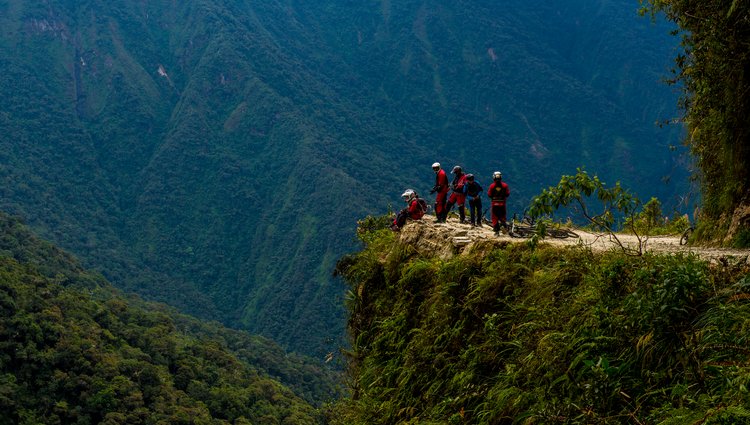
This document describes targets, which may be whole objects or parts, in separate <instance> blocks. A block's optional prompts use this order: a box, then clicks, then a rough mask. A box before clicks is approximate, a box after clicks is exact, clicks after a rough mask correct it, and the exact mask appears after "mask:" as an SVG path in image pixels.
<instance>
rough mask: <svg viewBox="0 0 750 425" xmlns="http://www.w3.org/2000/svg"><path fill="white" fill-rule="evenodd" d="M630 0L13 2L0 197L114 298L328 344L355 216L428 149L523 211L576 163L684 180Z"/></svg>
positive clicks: (659, 190)
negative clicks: (503, 182)
mask: <svg viewBox="0 0 750 425" xmlns="http://www.w3.org/2000/svg"><path fill="white" fill-rule="evenodd" d="M635 7H636V5H635V4H632V5H631V4H630V2H628V1H616V2H615V1H613V2H605V3H602V4H601V6H600V7H598V8H592V6H590V5H588V2H584V1H574V2H568V3H566V5H565V6H552V5H542V6H539V5H531V4H527V3H526V2H520V1H514V2H510V3H508V4H504V5H502V6H498V5H496V4H494V3H492V2H483V1H480V2H438V3H436V4H432V3H428V2H424V1H417V0H409V1H404V2H390V1H382V2H379V3H357V2H346V1H340V0H337V1H322V2H315V3H314V4H310V3H309V2H297V1H270V2H263V3H262V4H260V3H255V2H244V1H235V2H218V1H213V0H195V1H190V2H179V3H174V2H167V1H156V2H148V3H142V2H141V3H133V2H102V1H89V2H84V3H82V2H73V1H70V0H57V1H50V2H47V3H45V4H29V3H28V2H21V1H18V0H3V1H0V24H1V25H0V69H2V70H3V72H2V73H0V74H1V75H0V111H1V112H0V134H2V136H0V148H1V149H0V178H1V179H2V181H3V185H2V186H0V191H2V197H0V209H3V210H6V211H9V212H12V213H14V214H19V215H21V216H23V217H26V219H27V221H28V222H29V223H30V224H31V225H32V226H33V227H34V228H35V229H36V230H38V231H39V232H41V234H43V235H44V236H46V237H49V238H50V239H52V240H54V241H55V242H56V243H59V244H60V245H61V246H63V247H65V248H67V249H70V250H72V251H73V252H75V253H76V254H77V255H79V256H80V257H81V258H82V259H83V260H84V261H85V264H86V265H87V266H89V267H94V268H95V269H96V270H99V271H101V272H102V273H103V274H105V276H106V277H107V278H108V279H110V280H111V281H112V282H114V283H115V284H116V285H118V286H119V287H121V288H124V289H126V290H128V291H136V292H138V293H139V294H141V295H143V296H145V297H147V298H149V299H154V300H159V301H165V302H169V303H170V304H172V305H174V306H176V307H178V308H180V309H182V310H183V311H186V312H189V313H191V314H195V315H199V316H200V317H203V318H208V319H216V320H220V321H222V322H223V323H226V324H229V325H231V326H234V327H241V328H244V329H249V330H251V331H252V332H257V333H261V334H263V335H266V336H269V337H272V338H274V339H275V340H277V341H279V342H280V343H282V344H283V345H284V346H286V347H291V348H294V349H296V350H300V351H303V352H307V353H315V354H316V355H324V354H326V353H328V352H330V351H333V350H334V349H335V347H336V345H337V344H338V342H339V341H340V340H341V336H342V335H343V327H344V326H343V323H344V311H343V309H342V307H341V296H340V294H341V292H342V287H341V285H340V283H338V282H337V281H335V280H333V279H332V278H331V277H330V273H331V270H332V269H333V265H334V262H335V259H336V258H338V257H339V256H340V255H341V254H342V253H344V252H346V249H348V248H350V247H353V246H354V241H351V239H350V236H349V235H350V230H351V228H353V226H354V223H355V220H356V219H357V218H359V217H362V216H364V215H365V214H367V213H373V212H376V211H378V212H379V211H383V210H384V209H385V208H387V205H388V204H389V203H391V202H394V199H397V198H396V196H397V195H398V193H400V191H402V190H403V188H404V187H405V186H414V187H415V188H416V189H417V190H419V191H421V192H423V193H424V192H426V191H427V190H428V189H429V188H430V187H431V185H432V179H433V176H432V174H431V172H430V171H429V168H428V166H429V164H431V163H432V162H434V161H435V160H439V161H441V162H443V163H444V164H446V166H451V165H452V164H454V163H461V164H463V165H464V166H465V167H466V168H467V169H469V170H470V171H475V172H476V173H477V174H478V175H480V176H487V175H489V173H491V171H493V170H494V169H502V170H503V172H504V173H505V175H506V176H507V179H508V181H509V182H510V183H511V184H512V185H513V187H514V196H513V197H512V207H513V208H515V209H520V208H523V206H525V205H526V203H527V201H528V200H529V199H530V197H531V196H533V195H534V194H535V193H536V192H537V191H538V190H539V188H541V187H544V186H547V185H549V184H550V183H551V182H553V181H554V180H555V179H556V178H557V176H559V175H560V174H563V173H564V172H569V171H570V170H572V169H573V167H576V166H579V165H586V166H588V167H589V168H590V169H593V170H592V171H595V172H598V174H599V175H601V176H602V177H603V178H607V179H618V178H624V177H627V178H628V181H631V182H633V183H632V184H633V185H634V186H635V189H636V190H637V191H638V192H639V193H644V194H646V195H648V194H650V193H653V194H654V195H658V196H660V197H662V198H671V197H672V196H673V195H674V194H675V193H676V192H677V191H680V190H682V189H683V188H684V186H682V185H681V184H678V185H669V186H661V185H656V184H655V182H657V181H659V180H660V179H661V178H662V177H664V176H665V175H667V176H670V177H672V178H673V179H674V180H676V181H678V182H679V181H680V179H681V177H682V176H684V166H683V165H681V164H680V163H679V162H678V158H675V157H674V156H673V155H674V154H673V153H671V152H670V151H669V149H668V146H669V145H670V144H672V143H675V140H676V133H677V130H671V133H670V132H661V133H659V132H658V131H657V129H656V128H655V127H653V125H652V124H653V122H654V121H656V120H657V119H662V118H669V117H671V115H672V112H671V111H672V108H671V105H673V104H674V97H673V96H672V94H671V93H669V91H668V89H667V88H664V87H660V86H659V82H658V81H657V79H658V78H657V76H658V75H660V74H661V73H662V70H663V69H664V68H666V66H667V65H666V63H667V62H668V61H669V57H670V56H669V55H668V54H666V53H665V52H669V51H670V50H671V49H672V48H673V47H672V44H671V43H672V40H669V39H668V38H667V35H666V29H665V28H662V27H649V24H648V22H647V21H644V20H639V19H640V18H638V17H637V16H635ZM661 64H664V65H661ZM482 180H485V182H486V178H483V179H482ZM480 181H481V180H480ZM641 188H648V190H642V189H641Z"/></svg>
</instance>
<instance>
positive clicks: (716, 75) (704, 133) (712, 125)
mask: <svg viewBox="0 0 750 425" xmlns="http://www.w3.org/2000/svg"><path fill="white" fill-rule="evenodd" d="M641 3H642V4H643V5H645V6H644V11H650V12H651V13H652V14H656V13H659V12H663V13H664V14H665V15H666V16H667V18H668V19H670V20H672V21H674V22H675V23H677V25H679V28H680V33H681V34H682V46H683V48H684V52H683V53H681V54H679V55H678V56H677V58H676V59H675V64H676V71H675V74H676V75H675V81H679V82H680V83H681V87H682V88H683V98H682V101H681V105H682V107H683V108H684V112H685V121H686V122H687V125H688V130H689V137H688V138H687V139H686V143H687V144H688V145H689V146H690V149H691V152H692V153H693V155H694V156H695V158H696V160H697V163H698V166H699V167H700V171H701V176H700V177H701V182H702V188H703V204H704V210H703V213H704V214H705V216H706V218H707V219H708V220H709V221H714V222H715V221H718V220H719V219H721V220H724V221H727V220H728V219H729V218H730V217H731V215H732V213H733V212H734V209H735V208H736V207H737V206H738V205H739V204H740V203H741V202H744V201H747V199H746V197H747V193H748V189H749V187H750V143H748V139H749V138H750V124H748V120H747V117H748V115H750V90H749V88H750V80H748V74H747V69H748V67H749V66H750V42H749V41H748V40H750V19H748V16H750V5H749V4H748V3H747V2H744V1H738V0H709V1H700V2H696V1H689V0H670V1H663V0H641ZM709 226H710V229H707V230H709V231H708V232H706V233H707V235H706V238H707V239H708V238H712V239H716V238H717V237H723V236H724V235H723V234H722V230H723V231H724V232H726V226H721V225H719V226H717V225H715V223H714V224H711V225H709Z"/></svg>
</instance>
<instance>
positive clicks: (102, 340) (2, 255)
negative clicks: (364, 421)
mask: <svg viewBox="0 0 750 425" xmlns="http://www.w3.org/2000/svg"><path fill="white" fill-rule="evenodd" d="M317 363H318V365H319V364H320V363H319V362H317ZM318 365H315V363H313V362H312V361H310V360H309V359H304V358H301V357H299V356H287V354H286V353H284V352H283V351H282V350H281V349H280V348H278V346H277V345H276V344H273V343H271V342H270V341H268V340H265V339H262V338H258V337H251V336H249V335H247V334H244V333H241V332H239V331H231V330H227V329H223V328H222V327H220V326H219V325H218V324H216V323H214V324H205V323H201V322H199V321H198V320H196V319H194V318H190V317H187V316H184V315H179V314H177V313H175V312H174V311H173V309H169V308H167V307H165V306H158V305H155V304H153V303H146V302H144V301H140V300H138V299H135V298H132V297H131V298H126V297H124V296H123V295H122V294H120V293H119V292H118V291H116V290H115V289H114V288H112V287H111V286H110V285H109V284H108V283H107V282H106V281H105V280H104V279H103V278H102V277H101V276H100V275H98V274H92V273H91V272H87V271H86V270H84V269H83V268H82V267H81V266H80V265H79V264H78V263H77V262H76V261H75V260H74V259H73V258H72V257H71V256H69V255H67V254H65V253H64V252H62V251H60V250H59V249H57V248H55V247H54V246H52V245H51V244H49V243H46V242H44V241H41V240H39V239H37V238H36V237H35V236H33V235H32V234H30V233H29V231H28V230H27V229H26V228H25V227H24V226H23V225H22V224H21V223H20V222H19V221H18V220H16V219H13V218H10V217H8V216H6V215H0V412H2V414H0V423H2V424H126V423H127V424H159V423H171V424H179V423H184V424H222V423H224V424H229V423H232V424H242V423H246V424H250V423H252V424H289V425H291V424H300V425H301V424H316V423H322V422H323V418H322V415H321V414H320V413H319V411H318V408H319V407H320V406H321V405H322V403H323V402H324V401H328V400H330V399H332V398H335V397H337V396H338V394H339V391H340V389H339V387H338V385H339V384H338V383H337V380H338V378H337V376H335V375H333V374H332V373H330V372H326V371H325V370H324V369H321V367H320V366H318Z"/></svg>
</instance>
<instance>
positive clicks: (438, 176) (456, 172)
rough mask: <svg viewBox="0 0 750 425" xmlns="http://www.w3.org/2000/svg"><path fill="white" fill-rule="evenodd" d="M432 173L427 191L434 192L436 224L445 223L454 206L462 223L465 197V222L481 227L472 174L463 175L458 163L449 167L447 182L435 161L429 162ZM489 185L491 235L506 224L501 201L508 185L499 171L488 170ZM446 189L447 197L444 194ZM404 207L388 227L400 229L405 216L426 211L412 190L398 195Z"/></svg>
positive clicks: (477, 187)
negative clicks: (433, 184)
mask: <svg viewBox="0 0 750 425" xmlns="http://www.w3.org/2000/svg"><path fill="white" fill-rule="evenodd" d="M432 171H434V172H435V186H433V188H432V190H431V191H430V194H435V193H437V195H436V198H435V204H434V207H435V216H436V217H437V219H436V222H437V223H445V220H446V219H447V218H448V213H450V211H451V210H452V209H453V207H454V206H455V205H457V206H458V217H459V221H460V222H461V223H466V210H465V204H466V199H467V198H468V199H469V223H470V224H471V225H472V226H482V217H483V214H484V211H483V210H482V192H483V189H482V186H481V185H480V184H479V182H478V181H476V179H475V177H474V175H473V174H466V173H464V171H463V168H461V166H460V165H456V166H455V167H453V170H452V171H451V174H453V181H452V182H450V183H449V182H448V175H447V174H446V173H445V170H443V169H442V167H441V166H440V163H439V162H436V163H434V164H432ZM492 180H493V181H492V184H491V185H490V187H489V189H488V190H487V196H488V197H489V198H490V202H491V208H490V212H491V216H492V230H494V231H495V234H498V233H499V232H500V228H501V227H504V228H505V227H507V226H508V224H507V220H506V208H505V203H506V200H507V199H508V196H510V188H509V187H508V184H507V183H505V182H504V181H503V174H502V173H501V172H499V171H495V172H494V173H492ZM448 192H450V196H449V195H448ZM401 197H402V198H403V199H404V202H406V205H407V207H406V208H404V209H402V210H401V211H399V213H398V214H397V215H396V218H395V219H394V220H393V225H392V226H391V228H392V229H393V230H398V229H400V228H401V227H402V226H403V225H404V224H406V220H407V219H409V218H410V219H412V220H419V219H421V218H422V217H423V216H424V214H425V212H427V202H425V201H424V199H422V198H420V197H419V195H417V192H415V191H414V190H413V189H407V190H405V191H404V193H403V194H401Z"/></svg>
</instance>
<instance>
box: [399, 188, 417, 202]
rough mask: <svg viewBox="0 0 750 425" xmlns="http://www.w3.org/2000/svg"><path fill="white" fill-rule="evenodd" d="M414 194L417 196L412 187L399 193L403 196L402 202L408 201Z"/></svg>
mask: <svg viewBox="0 0 750 425" xmlns="http://www.w3.org/2000/svg"><path fill="white" fill-rule="evenodd" d="M416 196H417V193H416V192H414V191H413V190H412V189H406V190H405V191H404V193H402V194H401V197H402V198H404V202H409V201H411V200H412V199H413V198H414V197H416Z"/></svg>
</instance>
